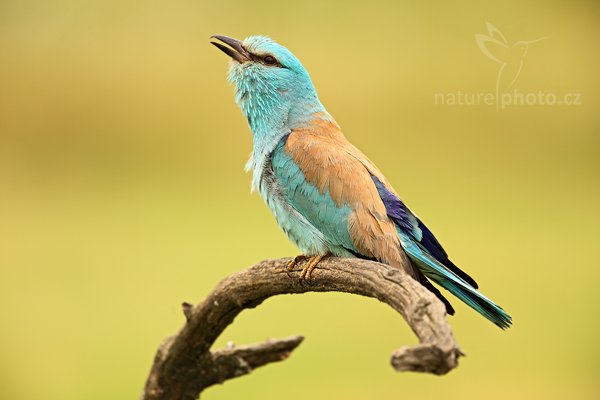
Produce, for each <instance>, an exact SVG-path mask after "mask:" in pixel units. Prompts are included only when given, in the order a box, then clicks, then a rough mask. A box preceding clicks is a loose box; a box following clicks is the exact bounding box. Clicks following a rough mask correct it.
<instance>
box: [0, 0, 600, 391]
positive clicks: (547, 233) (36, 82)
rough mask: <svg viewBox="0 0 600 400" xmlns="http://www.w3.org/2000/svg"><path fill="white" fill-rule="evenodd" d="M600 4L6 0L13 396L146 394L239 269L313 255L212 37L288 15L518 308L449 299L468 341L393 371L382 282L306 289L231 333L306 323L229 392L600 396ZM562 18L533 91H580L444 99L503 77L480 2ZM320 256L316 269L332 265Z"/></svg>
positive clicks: (5, 386) (2, 100)
mask: <svg viewBox="0 0 600 400" xmlns="http://www.w3.org/2000/svg"><path fill="white" fill-rule="evenodd" d="M599 11H600V7H599V5H598V3H597V2H595V1H550V2H548V1H545V2H542V1H539V2H521V1H513V2H505V1H498V2H461V3H458V4H448V2H444V1H439V2H404V3H398V2H388V3H381V2H376V1H368V2H365V1H363V2H354V1H344V2H338V3H334V2H325V1H298V2H293V3H288V2H275V1H273V2H266V1H250V2H242V1H239V2H226V1H205V0H201V1H190V0H186V1H152V2H147V1H114V0H113V1H106V0H104V1H100V0H97V1H79V2H77V1H7V0H4V1H2V2H1V3H0V318H1V319H0V321H1V326H0V398H2V399H47V400H54V399H56V400H70V399H77V400H84V399H85V400H93V399H132V398H137V396H138V395H139V393H140V390H141V388H142V385H143V383H144V379H145V376H146V374H147V372H148V369H149V367H150V364H151V361H152V358H153V355H154V352H155V349H156V347H157V345H158V344H159V342H160V341H161V339H162V338H163V337H165V336H167V335H170V334H172V333H174V332H175V331H177V329H178V328H179V327H180V326H181V324H182V322H183V316H182V313H181V311H180V307H179V304H180V303H181V302H182V301H191V302H198V301H200V300H201V299H202V298H203V296H205V295H206V294H207V293H208V291H209V290H210V289H211V288H212V287H213V286H214V285H215V284H216V283H217V282H218V281H219V280H220V279H222V278H223V277H225V276H227V275H228V274H231V273H233V272H235V271H237V270H240V269H242V268H244V267H246V266H249V265H251V264H252V263H254V262H256V261H258V260H261V259H264V258H271V257H280V256H291V255H294V254H296V253H297V251H296V249H295V248H294V247H293V246H292V245H291V244H289V243H288V242H287V240H286V238H285V237H284V235H283V234H282V233H281V232H280V231H279V229H278V227H277V225H276V223H275V222H274V220H273V218H272V217H271V215H270V213H269V211H268V210H267V208H266V207H265V206H264V204H263V203H262V200H261V199H260V198H259V197H258V196H257V195H250V193H249V181H250V178H249V176H248V175H247V174H244V173H243V170H242V168H243V165H244V163H245V161H246V159H247V156H248V154H249V152H250V148H251V136H250V133H249V132H248V129H247V126H246V123H245V121H244V119H243V118H242V116H241V114H240V113H239V111H238V110H237V108H236V106H235V104H234V102H233V96H232V90H231V88H230V87H229V86H228V85H227V83H226V81H225V71H226V66H227V60H226V57H225V56H224V55H223V54H221V53H220V52H218V51H216V50H215V49H214V48H213V47H212V46H210V45H209V44H208V37H209V36H210V35H211V34H216V33H220V34H226V35H230V36H234V37H244V36H246V35H250V34H257V33H262V34H267V35H270V36H272V37H273V38H275V39H277V40H279V41H280V42H282V43H284V44H285V45H287V46H288V47H289V48H290V49H292V50H293V51H294V52H295V54H296V55H297V56H298V57H299V58H300V59H301V60H302V61H303V63H304V64H305V66H306V67H307V68H308V69H309V71H310V73H311V75H312V78H313V80H314V83H315V85H316V87H317V89H318V90H319V94H320V97H321V100H322V101H323V102H324V104H325V105H326V107H327V108H328V110H329V111H330V112H331V113H332V114H333V115H334V116H335V117H336V119H337V120H338V122H339V123H340V124H341V126H342V128H343V129H344V132H345V133H346V135H347V136H348V137H349V139H350V140H351V141H352V142H353V143H355V144H356V145H357V146H358V147H359V148H361V149H362V150H363V151H364V152H365V153H366V154H368V155H369V157H370V158H371V159H372V160H374V161H375V162H376V163H377V164H378V166H379V167H380V168H381V169H382V170H383V171H384V173H385V174H386V176H387V177H388V179H389V180H390V181H391V182H393V184H394V186H395V187H396V189H397V190H398V191H399V192H400V194H401V195H402V196H403V198H404V200H405V201H406V202H407V203H408V204H409V205H410V206H411V207H412V208H413V209H414V210H415V211H416V212H417V213H418V214H419V215H420V216H421V217H422V218H423V219H424V220H425V221H426V222H427V223H428V225H430V227H431V229H432V230H433V231H434V232H436V234H437V235H438V237H439V238H441V241H442V242H443V244H444V245H445V247H446V248H447V249H448V250H449V252H450V254H451V256H452V258H453V260H454V261H455V262H456V263H457V264H458V265H460V266H462V267H463V268H464V269H466V270H467V271H468V272H470V273H471V274H472V275H474V276H475V277H476V278H477V279H478V281H479V283H480V285H481V287H482V289H483V291H484V292H485V293H486V294H487V295H489V296H490V297H491V298H493V299H495V300H496V301H498V302H499V303H500V304H501V305H502V306H503V307H505V308H506V309H507V310H508V311H509V312H510V313H511V314H512V316H513V317H514V321H515V324H514V327H513V328H511V329H510V330H508V331H506V332H502V331H500V330H499V329H497V328H496V327H494V326H493V325H492V324H490V323H489V322H487V321H486V320H484V319H483V318H481V317H480V316H479V315H477V314H476V313H475V312H473V311H472V310H470V309H468V308H467V307H466V306H464V305H462V304H459V303H458V301H454V304H455V306H456V308H457V315H456V316H455V317H453V318H451V319H450V321H451V324H452V326H453V328H454V332H455V335H456V338H457V340H458V341H459V343H460V345H461V346H462V348H463V350H464V351H465V352H466V353H467V354H468V357H466V358H464V359H462V360H461V365H460V367H459V368H458V369H457V370H455V371H453V372H451V373H450V374H448V375H446V376H443V377H435V376H429V375H419V374H409V373H405V374H400V373H396V372H394V371H393V370H392V368H391V367H390V366H389V363H388V359H389V355H390V352H391V351H392V350H393V349H395V348H397V347H399V346H400V345H402V344H405V343H412V342H414V341H415V338H414V337H413V336H412V334H411V333H410V331H409V330H408V329H407V327H406V326H405V323H404V322H403V320H402V319H401V318H400V317H399V316H398V315H396V314H395V313H394V312H392V311H391V310H390V309H388V308H387V307H386V306H384V305H381V304H378V303H377V302H376V301H374V300H368V299H363V298H359V297H356V296H349V295H337V294H324V295H317V294H309V295H302V296H286V297H279V298H274V299H271V300H269V301H267V302H266V303H265V304H264V305H262V306H261V307H259V308H258V309H256V310H252V311H247V312H245V313H243V314H242V315H241V316H240V317H239V318H238V319H237V320H236V322H235V325H234V326H232V327H230V328H229V329H228V330H227V331H226V332H225V333H224V334H223V336H222V337H221V339H220V340H219V343H218V344H219V345H220V346H222V345H224V343H226V341H228V340H231V341H234V342H235V343H239V344H244V343H251V342H256V341H261V340H264V339H265V338H267V337H281V336H287V335H291V334H299V333H301V334H304V335H306V337H307V339H306V341H305V342H304V343H303V344H302V345H301V346H300V348H298V350H297V351H296V352H295V353H294V354H293V356H292V357H291V358H290V359H289V360H287V361H285V362H284V363H279V364H273V365H270V366H267V367H265V368H263V369H260V370H257V371H256V372H255V373H253V374H252V375H251V376H246V377H243V378H240V379H236V380H232V381H228V382H227V383H226V384H224V385H223V386H218V387H213V388H211V389H209V390H208V391H207V392H205V397H206V398H209V399H240V398H244V399H279V398H290V399H306V398H311V399H337V398H339V399H368V398H378V399H397V398H410V399H429V398H433V396H436V397H437V398H447V399H461V400H466V399H512V398H522V399H565V398H569V399H597V398H600V388H599V387H600V383H599V382H598V378H599V377H600V350H599V346H598V338H599V336H600V324H599V321H598V320H599V316H598V315H599V313H600V296H599V295H598V292H599V286H598V283H599V282H598V281H599V277H600V272H599V267H600V265H599V264H600V263H599V256H600V254H599V250H598V249H599V248H600V241H599V239H600V237H599V235H598V228H599V222H600V218H599V213H598V204H600V190H599V187H598V184H599V178H600V168H599V167H600V163H599V156H600V151H599V150H600V140H599V138H600V136H599V129H600V117H599V115H598V112H599V110H598V104H599V102H598V100H599V94H600V91H599V78H598V76H599V74H598V71H599V68H600V52H599V41H598V38H599V37H600V35H599V34H600V24H599V22H600V17H599V15H600V14H599ZM486 21H489V22H491V23H493V24H494V25H496V26H497V27H498V28H499V29H500V30H501V31H502V32H503V33H504V35H505V36H506V37H507V39H508V40H509V41H510V42H514V41H518V40H532V39H537V38H539V37H542V36H547V37H548V39H546V40H545V41H543V42H540V43H537V44H535V45H533V46H532V47H531V48H530V50H529V53H528V57H527V59H526V62H525V66H524V69H523V71H522V74H521V76H520V78H519V81H518V82H517V88H518V89H519V90H520V91H523V92H536V91H538V90H542V91H545V92H552V93H557V94H559V95H562V94H563V93H567V92H572V93H581V94H582V97H581V101H582V104H581V105H578V106H570V107H569V106H520V107H512V108H510V109H508V110H504V111H496V110H495V109H494V107H490V106H471V107H467V106H463V107H460V106H454V107H452V106H440V105H437V106H436V105H435V104H434V94H435V93H436V92H442V93H446V92H456V91H458V90H461V91H463V92H491V91H493V90H494V83H495V78H496V72H497V68H498V65H497V64H495V63H494V62H493V61H491V60H490V59H488V58H486V57H485V56H484V55H483V54H482V52H481V51H480V50H479V48H478V47H477V45H476V43H475V40H474V35H475V34H476V33H485V22H486ZM316 273H318V270H317V272H316Z"/></svg>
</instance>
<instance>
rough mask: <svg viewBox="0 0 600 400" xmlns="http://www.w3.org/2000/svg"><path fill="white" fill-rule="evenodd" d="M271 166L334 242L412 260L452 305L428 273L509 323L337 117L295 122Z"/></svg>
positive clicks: (392, 259) (389, 259) (387, 259)
mask: <svg viewBox="0 0 600 400" xmlns="http://www.w3.org/2000/svg"><path fill="white" fill-rule="evenodd" d="M271 166H272V168H273V172H274V174H275V176H276V178H277V179H278V181H279V183H280V184H281V186H282V187H283V190H284V191H285V195H286V196H287V199H288V201H289V202H290V204H291V205H292V206H293V207H294V208H295V209H296V210H297V211H298V212H299V213H301V214H302V215H303V216H304V217H305V218H306V219H307V220H308V221H309V222H310V223H311V224H312V225H313V226H314V227H315V228H317V229H318V230H319V231H321V232H322V233H323V234H324V235H325V236H326V237H327V239H328V240H329V241H330V242H332V243H333V244H335V245H338V246H342V247H344V248H346V249H347V250H348V251H350V252H353V253H355V254H357V255H360V256H363V257H367V258H374V259H376V260H378V261H381V262H384V263H386V264H389V265H393V266H394V265H395V266H402V267H404V268H407V269H408V271H407V272H408V273H410V274H411V275H412V276H413V277H414V278H415V279H417V280H418V281H420V282H421V283H423V284H424V285H425V286H426V287H427V288H428V289H430V290H431V291H432V292H434V294H436V295H437V296H438V297H440V299H441V300H442V301H443V302H444V303H445V304H446V307H447V309H448V311H449V313H452V307H451V306H450V304H449V303H448V301H447V300H446V299H445V298H444V297H443V296H442V295H441V294H440V292H439V291H438V290H437V289H436V288H435V287H433V285H431V284H430V283H429V282H428V281H427V279H425V277H424V276H423V274H424V275H425V276H426V277H428V278H430V279H432V280H434V281H435V282H436V283H438V284H440V285H442V286H443V287H444V288H446V289H448V290H449V291H450V292H452V293H453V294H455V295H456V296H457V297H459V298H460V299H461V300H463V301H464V302H465V303H467V304H468V305H470V306H471V307H473V308H474V309H475V310H477V311H478V312H479V313H481V314H482V315H484V316H485V317H486V318H488V319H490V320H491V321H493V322H494V323H496V324H497V325H498V326H500V327H502V328H506V327H508V326H509V325H510V321H511V320H510V316H508V315H507V314H506V313H505V312H504V311H502V309H501V308H500V307H498V306H497V305H496V304H494V303H493V302H492V301H490V300H489V299H488V298H486V297H485V296H483V295H482V294H481V293H479V292H478V291H477V290H476V283H475V281H474V280H473V279H472V278H470V277H469V276H468V275H467V274H466V273H464V272H463V271H461V270H460V269H458V268H457V267H456V266H455V265H454V264H452V263H451V262H450V261H449V260H448V256H447V254H446V252H445V251H444V249H443V248H442V246H441V245H440V243H439V242H438V241H437V239H436V238H435V237H434V236H433V234H432V233H431V231H430V230H429V229H428V228H427V227H426V226H425V225H424V224H423V223H422V222H421V221H420V220H419V219H418V218H417V217H416V216H415V215H414V214H413V213H412V212H411V211H410V210H409V209H408V207H406V206H405V205H404V203H403V202H402V201H401V200H400V198H399V197H398V195H397V194H396V193H395V191H394V190H393V188H392V187H391V185H390V184H389V183H388V182H387V180H386V179H385V177H384V176H383V174H381V172H380V171H379V170H378V169H377V167H375V165H374V164H373V163H372V162H371V161H369V159H368V158H367V157H366V156H365V155H364V154H362V153H361V152H360V151H359V150H358V149H357V148H356V147H354V146H353V145H351V144H350V143H349V142H348V141H347V140H346V138H345V137H344V135H343V134H342V133H341V131H340V129H339V127H338V125H337V124H336V123H335V122H333V121H329V120H327V119H315V120H314V121H313V123H312V124H311V125H310V126H308V127H306V128H302V129H296V130H292V132H291V133H290V134H289V135H288V136H286V137H285V138H284V139H282V141H281V142H280V143H279V145H278V146H277V148H276V149H275V151H274V152H273V154H272V156H271ZM403 250H404V251H403ZM406 255H408V257H409V258H410V260H411V261H412V262H411V263H409V262H406V258H405V257H406ZM414 267H416V268H414Z"/></svg>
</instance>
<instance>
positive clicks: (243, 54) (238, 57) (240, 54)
mask: <svg viewBox="0 0 600 400" xmlns="http://www.w3.org/2000/svg"><path fill="white" fill-rule="evenodd" d="M210 38H211V39H213V38H214V39H217V40H220V41H221V42H223V43H225V44H227V45H229V47H227V46H224V45H222V44H221V43H218V42H210V43H211V44H214V45H215V46H216V47H217V48H218V49H219V50H221V51H222V52H223V53H225V54H227V55H228V56H229V57H231V58H233V59H234V60H235V61H237V62H239V63H240V64H243V63H245V62H246V61H248V60H250V53H248V52H247V51H246V49H244V47H243V46H242V42H241V40H237V39H234V38H230V37H227V36H223V35H213V36H211V37H210Z"/></svg>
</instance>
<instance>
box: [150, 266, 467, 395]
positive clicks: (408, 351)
mask: <svg viewBox="0 0 600 400" xmlns="http://www.w3.org/2000/svg"><path fill="white" fill-rule="evenodd" d="M288 262H289V259H278V260H266V261H262V262H260V263H258V264H256V265H254V266H252V267H250V268H248V269H246V270H243V271H240V272H238V273H235V274H233V275H230V276H229V277H227V278H225V279H224V280H223V281H221V283H219V285H218V286H217V287H216V288H215V289H214V290H213V291H212V293H210V294H209V295H208V297H207V298H206V299H205V300H204V301H203V302H202V303H201V304H199V305H198V306H196V307H193V308H192V307H190V305H187V304H185V305H184V313H185V315H186V324H185V325H184V327H183V328H182V329H181V331H180V332H179V333H178V334H177V335H175V336H173V337H170V338H167V339H166V340H165V341H164V342H163V343H162V344H161V346H160V347H159V349H158V352H157V354H156V357H155V359H154V364H153V366H152V369H151V371H150V375H149V376H148V379H147V381H146V385H145V388H144V392H143V393H142V396H141V398H142V399H143V400H158V399H161V400H166V399H169V400H193V399H196V398H197V397H198V396H199V395H200V393H201V392H202V390H204V389H205V388H207V387H208V386H211V385H214V384H216V383H222V382H224V381H225V380H227V379H231V378H234V377H237V376H241V375H245V374H247V373H250V372H251V371H252V370H253V369H254V368H257V367H260V366H262V365H265V364H267V363H270V362H274V361H280V360H284V359H286V358H287V357H288V356H289V354H290V353H291V352H292V351H293V350H294V349H295V348H296V347H297V346H298V345H299V344H300V342H301V341H302V339H303V338H302V337H300V336H296V337H292V338H288V339H282V340H271V341H267V342H264V343H261V344H258V345H252V346H245V347H239V348H227V349H223V350H213V351H211V350H210V347H211V346H212V344H213V343H214V342H215V340H216V339H217V338H218V337H219V335H220V334H221V333H222V332H223V330H225V328H226V327H227V326H228V325H229V324H231V323H232V322H233V320H234V318H235V317H236V316H237V315H238V314H239V313H240V312H241V311H242V310H244V309H246V308H254V307H256V306H258V305H259V304H261V303H262V302H263V301H264V300H266V299H267V298H269V297H272V296H276V295H279V294H291V293H306V292H345V293H353V294H358V295H362V296H367V297H373V298H376V299H378V300H380V301H382V302H384V303H386V304H388V305H389V306H391V307H392V308H393V309H394V310H396V311H397V312H398V313H400V314H401V315H402V316H403V317H404V319H405V320H406V322H407V323H408V324H409V326H410V327H411V328H412V330H413V332H415V334H416V335H417V338H418V339H419V341H420V343H419V344H418V345H414V346H404V347H401V348H400V349H398V350H396V351H394V352H393V354H392V359H391V363H392V366H393V367H394V368H395V369H396V370H397V371H419V372H429V373H433V374H445V373H447V372H448V371H450V370H451V369H453V368H455V367H456V366H457V365H458V358H459V357H460V356H461V355H463V354H462V352H461V351H460V349H459V347H458V345H457V343H456V342H455V340H454V338H453V336H452V331H451V330H450V326H449V325H448V322H447V321H446V318H445V314H446V313H445V308H444V305H443V304H442V303H441V302H440V301H439V300H438V299H437V298H436V297H435V296H434V295H433V294H432V293H431V292H429V291H428V290H427V289H425V288H424V287H423V286H421V285H420V284H419V283H417V282H416V281H415V280H413V279H412V278H411V277H409V276H408V275H407V274H406V273H405V272H404V271H402V270H400V269H398V268H394V267H390V266H388V265H384V264H380V263H376V262H372V261H366V260H360V259H355V258H333V257H329V258H326V259H324V260H323V261H321V262H320V263H319V264H318V266H317V268H316V269H315V271H314V273H313V274H312V279H311V280H310V282H307V281H305V280H303V279H301V278H300V270H301V267H302V265H300V266H299V267H298V268H296V270H295V271H292V272H289V271H288V270H287V268H286V266H287V264H288Z"/></svg>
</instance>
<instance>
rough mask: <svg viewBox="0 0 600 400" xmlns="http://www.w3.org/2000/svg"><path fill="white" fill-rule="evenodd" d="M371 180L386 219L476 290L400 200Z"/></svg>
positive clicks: (465, 274) (377, 182) (376, 181)
mask: <svg viewBox="0 0 600 400" xmlns="http://www.w3.org/2000/svg"><path fill="white" fill-rule="evenodd" d="M371 179H373V182H374V183H375V186H376V187H377V191H378V192H379V197H381V200H382V201H383V204H384V205H385V209H386V211H387V215H388V217H390V218H391V219H392V221H394V223H396V225H397V226H398V227H400V228H401V229H402V230H403V231H404V232H405V233H407V234H409V235H411V236H412V237H413V238H414V239H415V240H416V241H417V242H419V243H420V244H421V246H423V248H424V249H425V250H427V252H428V253H429V254H431V255H432V256H433V257H434V258H435V259H436V260H437V261H439V262H440V263H441V264H442V265H444V266H445V267H446V268H448V269H449V270H450V271H452V272H454V273H455V274H456V275H458V276H459V277H461V278H462V279H463V280H464V281H465V282H467V283H468V284H469V285H471V286H473V287H474V288H475V289H477V288H478V287H479V286H478V285H477V282H475V280H474V279H473V278H471V277H470V276H469V275H467V273H465V272H464V271H463V270H461V269H460V268H458V267H457V266H456V265H454V263H453V262H452V261H450V260H449V259H448V254H447V253H446V251H445V250H444V248H443V247H442V245H441V244H440V242H439V241H438V240H437V239H436V237H435V236H434V235H433V233H432V232H431V231H430V230H429V228H427V226H426V225H425V224H424V223H423V222H422V221H421V220H420V219H419V218H417V217H416V216H415V215H414V214H413V213H412V212H411V211H410V210H409V209H408V207H406V205H405V204H404V203H403V202H402V200H400V199H399V198H398V197H397V196H396V195H395V194H394V193H392V192H391V191H390V190H388V188H386V187H385V185H384V184H383V182H381V180H379V178H377V177H376V176H373V175H371Z"/></svg>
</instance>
